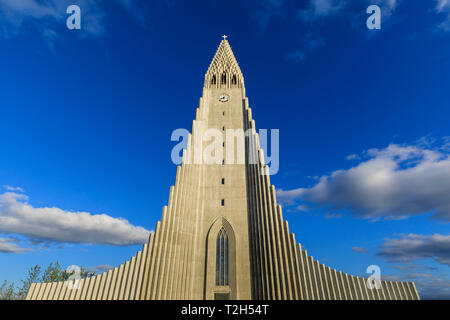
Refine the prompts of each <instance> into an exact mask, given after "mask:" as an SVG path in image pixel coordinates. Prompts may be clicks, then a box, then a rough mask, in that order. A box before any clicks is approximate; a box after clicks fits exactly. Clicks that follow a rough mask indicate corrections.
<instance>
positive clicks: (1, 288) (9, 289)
mask: <svg viewBox="0 0 450 320" xmlns="http://www.w3.org/2000/svg"><path fill="white" fill-rule="evenodd" d="M17 298H18V297H17V294H16V292H15V288H14V283H11V284H8V281H6V280H5V281H3V283H2V285H0V300H15V299H17Z"/></svg>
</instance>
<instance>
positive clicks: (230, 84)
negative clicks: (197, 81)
mask: <svg viewBox="0 0 450 320" xmlns="http://www.w3.org/2000/svg"><path fill="white" fill-rule="evenodd" d="M222 38H223V40H222V41H221V42H220V45H219V48H218V49H217V52H216V54H215V56H214V58H213V60H212V61H211V64H210V65H209V68H208V71H207V72H206V75H205V88H241V87H243V86H244V76H243V75H242V72H241V69H240V68H239V64H238V63H237V60H236V58H235V56H234V54H233V50H231V46H230V43H229V42H228V40H227V38H228V37H227V36H225V35H224V36H223V37H222Z"/></svg>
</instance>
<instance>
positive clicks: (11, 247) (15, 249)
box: [0, 238, 27, 253]
mask: <svg viewBox="0 0 450 320" xmlns="http://www.w3.org/2000/svg"><path fill="white" fill-rule="evenodd" d="M14 242H16V240H15V239H12V238H0V252H1V253H22V252H25V251H27V249H25V248H22V247H20V246H18V245H17V244H15V243H14Z"/></svg>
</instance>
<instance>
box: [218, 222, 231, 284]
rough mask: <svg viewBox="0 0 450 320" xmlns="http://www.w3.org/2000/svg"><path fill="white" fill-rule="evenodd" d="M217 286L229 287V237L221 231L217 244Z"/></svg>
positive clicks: (223, 230)
mask: <svg viewBox="0 0 450 320" xmlns="http://www.w3.org/2000/svg"><path fill="white" fill-rule="evenodd" d="M216 250H217V252H216V286H227V285H228V235H227V233H226V231H225V229H224V228H222V229H220V231H219V234H218V235H217V242H216Z"/></svg>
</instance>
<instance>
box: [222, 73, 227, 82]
mask: <svg viewBox="0 0 450 320" xmlns="http://www.w3.org/2000/svg"><path fill="white" fill-rule="evenodd" d="M222 84H227V74H226V73H223V74H222Z"/></svg>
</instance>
